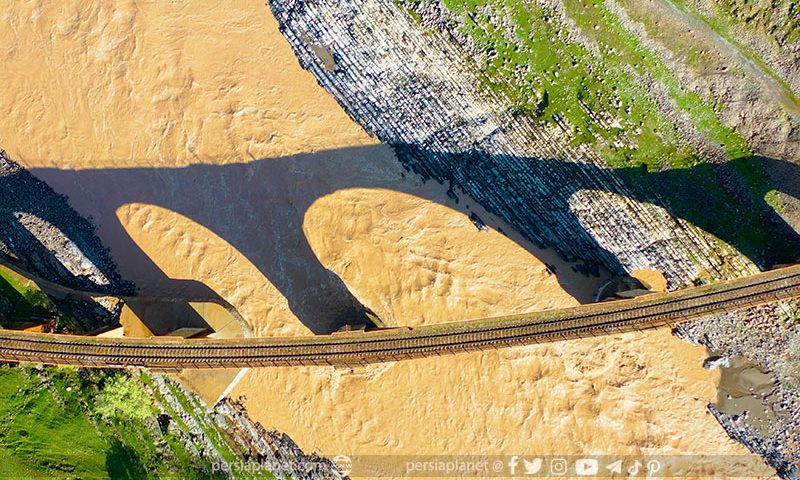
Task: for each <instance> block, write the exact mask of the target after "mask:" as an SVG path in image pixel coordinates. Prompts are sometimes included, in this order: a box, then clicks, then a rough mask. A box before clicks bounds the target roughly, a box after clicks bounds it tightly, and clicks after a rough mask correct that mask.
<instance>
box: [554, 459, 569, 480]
mask: <svg viewBox="0 0 800 480" xmlns="http://www.w3.org/2000/svg"><path fill="white" fill-rule="evenodd" d="M566 474H567V461H566V460H565V459H563V458H554V459H552V460H550V475H557V476H559V477H560V476H564V475H566Z"/></svg>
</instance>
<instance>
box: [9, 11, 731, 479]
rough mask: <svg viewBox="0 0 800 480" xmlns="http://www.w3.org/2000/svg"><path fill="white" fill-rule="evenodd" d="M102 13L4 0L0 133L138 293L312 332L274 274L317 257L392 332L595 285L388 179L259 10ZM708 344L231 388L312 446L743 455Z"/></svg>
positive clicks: (643, 342)
mask: <svg viewBox="0 0 800 480" xmlns="http://www.w3.org/2000/svg"><path fill="white" fill-rule="evenodd" d="M115 5H116V6H115V7H112V6H111V4H106V3H103V2H99V3H98V2H91V1H83V0H69V1H65V2H59V3H58V4H52V3H49V2H43V1H41V0H27V1H20V2H15V3H14V4H13V5H9V6H5V7H4V8H3V14H2V15H3V22H2V24H0V25H2V26H0V38H2V43H1V44H2V45H3V47H2V49H0V58H2V61H3V62H4V67H5V68H4V69H3V71H2V72H0V83H2V84H3V85H4V87H3V89H2V90H0V108H2V110H1V111H2V115H3V121H2V122H0V147H2V148H4V149H6V150H7V151H8V152H9V154H10V155H11V156H12V157H13V158H15V159H16V160H18V161H20V162H21V163H23V164H24V165H26V166H27V167H29V168H32V169H33V170H34V173H36V174H37V175H39V176H40V177H42V178H44V179H46V180H47V181H48V182H50V183H51V184H52V185H53V186H54V188H56V190H58V191H61V192H63V193H65V194H67V195H69V196H70V201H71V203H72V204H73V205H74V206H75V208H76V209H78V210H79V211H80V212H82V213H84V214H86V215H91V216H92V217H93V218H94V219H95V221H96V222H97V223H98V226H99V234H100V236H101V237H102V238H103V240H104V241H105V242H106V243H107V244H108V245H109V246H110V247H111V248H112V253H113V255H114V257H115V259H116V260H117V261H118V263H119V265H120V269H121V271H122V273H123V275H125V276H126V277H128V278H130V279H132V280H134V281H136V282H137V283H138V284H139V286H140V287H141V288H142V289H143V290H144V291H147V290H151V291H163V290H165V289H177V290H180V289H194V288H199V287H198V285H199V286H203V285H204V286H207V287H209V288H210V289H211V290H213V291H214V292H216V293H217V294H219V295H221V296H222V297H224V298H225V299H227V300H228V301H229V302H230V303H231V304H233V305H234V306H236V307H237V308H238V309H239V310H240V312H241V313H242V315H243V316H244V317H245V319H246V320H247V322H248V324H249V326H250V327H251V328H252V330H253V331H254V332H255V333H257V334H260V335H297V334H305V333H308V332H309V330H314V329H315V328H324V327H325V326H326V325H324V324H316V323H314V322H315V321H317V320H316V319H314V318H309V317H308V315H307V314H308V312H307V311H305V310H303V306H304V305H305V306H308V305H314V304H313V301H314V298H312V297H313V296H309V294H308V292H307V291H306V290H308V289H309V288H311V287H312V286H309V285H304V284H298V283H297V282H296V281H289V280H287V278H289V279H290V280H291V279H297V278H303V274H308V276H309V277H310V278H316V277H314V276H315V275H316V276H319V278H328V277H325V275H328V274H327V273H326V270H330V271H332V272H333V273H335V274H337V275H338V276H339V277H340V278H341V279H342V280H343V282H344V285H346V287H347V289H348V290H349V291H350V292H351V293H352V295H353V296H354V297H355V298H357V299H358V300H360V301H361V302H362V303H364V304H365V305H367V306H369V307H370V308H372V309H373V310H374V311H376V312H377V313H378V314H379V315H380V316H381V317H382V318H383V319H384V320H385V321H386V322H387V323H390V324H400V323H402V324H423V323H431V322H436V321H447V320H455V319H462V318H470V317H480V316H485V315H501V314H508V313H513V312H520V311H525V310H533V309H541V308H553V307H558V306H568V305H574V304H576V303H577V302H578V300H582V301H585V300H588V299H589V298H590V297H591V295H592V293H593V290H594V289H595V288H596V286H597V282H598V281H599V279H585V278H583V277H581V276H578V275H574V274H571V273H570V272H571V270H570V269H569V267H568V266H566V265H563V263H559V262H558V260H557V259H556V258H555V257H554V256H553V255H552V253H551V252H546V251H540V250H537V249H535V248H534V247H533V246H531V245H529V244H527V243H526V242H522V241H519V239H509V238H506V237H505V236H503V235H501V234H500V233H498V232H496V231H493V230H492V231H486V232H482V231H479V230H478V229H477V228H475V226H473V225H472V223H471V222H470V221H469V220H468V218H467V216H466V215H465V213H466V210H465V208H466V207H465V206H464V205H459V206H455V205H453V204H452V203H449V202H448V199H447V198H446V196H445V189H444V188H443V187H441V186H438V185H434V184H430V183H429V184H422V183H420V182H418V181H417V180H416V179H414V178H411V177H410V176H409V175H405V174H404V172H403V171H402V169H401V168H400V167H399V166H398V165H397V163H396V162H395V161H394V159H393V157H392V154H391V152H390V150H389V149H387V148H385V147H382V146H376V145H375V141H374V140H373V139H372V138H370V137H369V136H367V135H366V134H365V133H364V132H363V131H362V130H361V129H360V128H359V127H358V126H357V125H356V124H354V123H353V122H352V121H351V120H350V119H349V118H348V117H347V116H346V115H345V114H344V113H343V112H342V111H341V110H340V109H339V108H338V106H337V105H336V104H335V102H334V101H333V100H332V99H331V98H330V97H329V96H328V95H327V94H326V93H325V92H324V91H323V90H322V89H321V88H320V87H319V86H318V85H317V84H316V82H315V81H314V79H313V78H312V77H311V76H310V75H309V74H308V73H306V72H304V71H303V70H301V69H300V67H299V66H298V64H297V62H296V60H295V59H294V57H293V55H292V52H291V50H290V48H289V47H288V45H287V44H286V43H285V42H284V41H283V39H282V37H281V36H280V33H279V32H278V29H277V25H276V23H275V20H274V19H273V18H272V17H271V16H270V15H269V12H268V10H267V9H266V7H265V6H264V5H263V2H257V1H247V2H245V1H242V0H237V1H232V2H227V3H225V4H224V5H223V4H219V3H218V2H210V1H208V2H202V1H201V2H134V1H127V2H125V1H123V2H117V3H116V4H115ZM473 208H474V206H473ZM482 216H483V215H482ZM484 220H489V217H488V216H486V218H484ZM545 262H546V263H551V264H556V265H558V266H560V267H561V268H558V272H559V275H558V276H556V275H552V274H550V272H549V271H548V269H547V268H546V267H545ZM176 280H194V281H195V282H196V283H192V282H176ZM312 292H313V290H312ZM304 295H306V297H304ZM292 299H293V300H294V305H293V301H292ZM298 299H299V300H298ZM309 302H310V303H309ZM297 304H299V306H298V305H297ZM704 356H705V352H704V350H703V349H701V348H696V347H692V346H689V345H686V344H684V343H682V342H681V341H679V340H677V339H675V338H673V337H671V336H670V335H669V333H668V332H665V331H659V332H653V333H649V334H629V335H625V336H618V337H609V338H602V339H586V340H580V341H572V342H568V343H559V344H553V345H547V346H535V347H526V348H515V349H509V350H504V351H501V352H490V353H475V354H468V355H460V356H455V357H449V358H444V359H438V360H433V359H431V360H417V361H413V362H404V363H400V364H395V365H384V366H378V367H371V368H368V369H363V370H357V371H354V372H349V371H346V370H334V369H321V368H320V369H315V368H298V369H269V370H253V371H250V372H249V373H248V374H247V375H245V376H244V378H243V379H242V381H241V382H240V383H239V384H238V386H237V387H236V388H235V389H234V391H233V393H232V395H234V396H237V395H245V396H246V397H247V398H248V401H247V405H248V408H249V412H250V414H251V415H252V416H253V417H254V418H255V419H256V420H259V421H261V422H262V423H264V425H265V426H267V427H268V428H277V429H278V430H280V431H284V432H287V433H288V434H289V435H290V436H291V437H292V438H294V439H295V440H296V441H297V442H298V443H299V444H300V446H301V447H302V448H304V449H305V450H308V451H312V450H316V451H319V452H322V453H324V454H336V453H350V454H353V453H358V454H370V453H389V452H391V453H437V454H438V453H442V454H444V453H525V452H543V453H544V452H551V453H564V454H569V453H587V452H588V453H600V452H611V451H613V452H626V453H634V452H647V453H656V452H658V453H707V454H712V453H714V454H717V453H730V454H746V451H745V449H744V448H743V447H741V446H739V445H738V444H736V443H734V442H732V441H730V440H728V439H727V437H726V436H725V435H724V432H723V431H722V429H721V428H720V427H719V425H718V424H717V423H716V421H715V420H714V419H713V418H712V417H711V416H710V415H709V414H707V413H706V412H705V408H704V405H705V404H706V403H707V402H708V401H710V400H712V399H713V397H714V382H715V381H716V380H717V375H718V373H714V372H708V371H706V370H703V369H702V368H701V367H700V365H701V363H702V360H703V358H704ZM225 378H228V377H225ZM220 381H224V380H220ZM208 383H209V382H205V384H208ZM211 383H214V382H211ZM196 384H197V385H201V384H203V382H197V383H196ZM207 388H208V387H207ZM215 388H216V389H215V392H218V391H220V390H221V389H222V388H220V386H216V387H215ZM206 396H209V397H211V396H213V395H212V394H208V393H207V395H206ZM718 473H723V472H718Z"/></svg>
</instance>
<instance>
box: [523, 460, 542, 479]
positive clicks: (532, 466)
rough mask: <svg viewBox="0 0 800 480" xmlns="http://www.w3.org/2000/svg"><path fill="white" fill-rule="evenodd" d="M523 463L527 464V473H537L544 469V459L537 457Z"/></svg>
mask: <svg viewBox="0 0 800 480" xmlns="http://www.w3.org/2000/svg"><path fill="white" fill-rule="evenodd" d="M522 464H523V465H524V466H525V474H526V475H536V474H537V473H539V470H541V469H542V459H541V458H536V459H534V460H533V461H532V462H529V461H527V460H523V461H522Z"/></svg>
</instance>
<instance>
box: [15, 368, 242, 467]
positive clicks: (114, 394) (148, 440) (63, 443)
mask: <svg viewBox="0 0 800 480" xmlns="http://www.w3.org/2000/svg"><path fill="white" fill-rule="evenodd" d="M149 392H150V390H149V389H147V388H146V385H145V384H144V383H143V382H142V381H141V379H139V378H138V377H137V376H135V375H132V374H130V373H128V372H125V371H107V370H83V371H79V370H76V369H73V368H50V367H48V368H45V369H36V368H32V367H12V366H0V416H2V422H0V459H1V460H2V461H0V478H92V479H102V478H114V479H116V478H131V479H140V478H182V479H183V478H214V477H215V475H211V474H210V473H209V472H211V469H210V465H205V467H206V468H205V469H202V468H200V467H201V465H199V464H198V460H197V459H196V458H195V457H193V456H192V454H191V453H190V452H188V451H187V450H186V449H185V448H184V446H183V443H182V440H181V439H179V438H178V437H177V436H176V435H175V434H173V433H171V432H167V433H165V434H163V435H162V434H161V433H160V430H159V429H158V427H157V423H156V421H155V416H157V415H158V414H159V413H160V411H159V410H158V409H157V408H156V406H155V402H154V399H153V397H152V396H151V395H150V393H149ZM197 415H198V416H200V417H202V416H203V415H205V412H204V411H199V412H197ZM207 423H208V424H209V425H211V423H210V422H207ZM216 437H220V435H219V433H217V435H216ZM228 451H232V450H231V449H230V447H228ZM226 459H228V457H226ZM230 460H231V461H234V460H235V456H234V457H230ZM206 463H207V462H206ZM203 470H205V472H207V473H203ZM217 476H218V475H217Z"/></svg>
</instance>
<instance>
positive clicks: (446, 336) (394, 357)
mask: <svg viewBox="0 0 800 480" xmlns="http://www.w3.org/2000/svg"><path fill="white" fill-rule="evenodd" d="M795 298H800V265H794V266H790V267H784V268H779V269H775V270H771V271H768V272H763V273H759V274H756V275H751V276H748V277H743V278H739V279H736V280H729V281H723V282H718V283H715V284H712V285H705V286H701V287H694V288H688V289H684V290H679V291H676V292H672V293H660V294H651V295H646V296H643V297H638V298H635V299H631V300H619V301H613V302H605V303H595V304H589V305H581V306H577V307H573V308H566V309H557V310H547V311H540V312H534V313H527V314H520V315H511V316H504V317H496V318H486V319H478V320H465V321H460V322H452V323H444V324H439V325H429V326H422V327H415V328H408V327H400V328H390V329H381V330H377V331H372V332H349V333H339V334H332V335H317V336H311V337H291V338H269V337H264V338H245V339H241V338H236V339H167V338H163V337H157V338H149V339H133V338H122V339H119V338H98V337H82V336H73V335H58V334H42V333H29V332H21V331H13V330H0V361H5V362H34V363H42V364H49V365H75V366H83V367H146V368H152V369H158V370H181V369H187V368H240V367H270V366H294V365H363V364H369V363H378V362H392V361H398V360H405V359H410V358H419V357H428V356H436V355H445V354H455V353H459V352H468V351H475V350H486V349H497V348H502V347H509V346H514V345H525V344H531V343H542V342H551V341H558V340H565V339H570V338H576V337H587V336H598V335H606V334H612V333H618V332H626V331H632V330H642V329H648V328H656V327H662V326H674V325H676V324H678V323H680V322H683V321H686V320H691V319H696V318H700V317H704V316H708V315H714V314H720V313H724V312H729V311H735V310H741V309H746V308H750V307H754V306H758V305H764V304H768V303H772V302H778V301H783V300H790V299H795Z"/></svg>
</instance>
